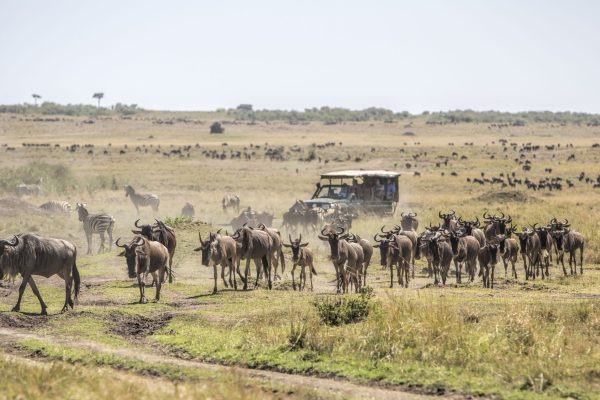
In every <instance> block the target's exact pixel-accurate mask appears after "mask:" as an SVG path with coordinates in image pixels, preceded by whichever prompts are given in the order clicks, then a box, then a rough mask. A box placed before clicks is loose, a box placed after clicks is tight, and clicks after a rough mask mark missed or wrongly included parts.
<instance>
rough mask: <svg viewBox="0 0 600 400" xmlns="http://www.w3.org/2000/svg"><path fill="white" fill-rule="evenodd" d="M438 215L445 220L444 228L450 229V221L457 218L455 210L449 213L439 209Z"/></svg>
mask: <svg viewBox="0 0 600 400" xmlns="http://www.w3.org/2000/svg"><path fill="white" fill-rule="evenodd" d="M438 216H439V217H440V218H441V219H442V220H443V221H444V223H443V224H442V226H443V227H444V229H450V225H451V222H450V221H452V220H454V219H455V217H456V212H455V211H454V210H450V212H449V213H447V214H443V213H442V212H441V211H438Z"/></svg>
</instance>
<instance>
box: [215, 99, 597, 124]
mask: <svg viewBox="0 0 600 400" xmlns="http://www.w3.org/2000/svg"><path fill="white" fill-rule="evenodd" d="M225 112H226V114H227V116H228V117H229V118H232V119H236V120H242V121H287V122H289V123H292V124H294V123H302V122H313V121H317V122H323V123H325V124H337V123H344V122H359V121H384V122H389V123H394V122H398V121H402V120H406V119H412V118H424V119H425V121H426V122H427V123H430V124H457V123H488V124H493V123H495V124H507V125H512V126H524V125H527V124H529V123H540V122H541V123H556V124H569V123H570V124H584V125H590V126H600V115H598V114H588V113H575V112H551V111H526V112H516V113H509V112H500V111H473V110H454V111H440V112H429V111H424V112H423V113H421V114H411V113H409V112H408V111H402V112H394V111H392V110H388V109H385V108H377V107H371V108H366V109H364V110H350V109H347V108H340V107H321V108H307V109H305V110H304V111H295V110H254V109H253V107H252V105H250V104H240V105H239V106H238V107H237V108H231V109H228V110H226V111H225Z"/></svg>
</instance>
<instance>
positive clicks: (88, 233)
mask: <svg viewBox="0 0 600 400" xmlns="http://www.w3.org/2000/svg"><path fill="white" fill-rule="evenodd" d="M86 206H87V204H85V203H77V214H78V216H79V221H81V222H82V223H83V231H84V232H85V237H86V239H87V245H88V249H87V254H92V235H93V234H94V233H97V234H99V235H100V248H99V249H98V252H99V253H100V252H102V250H104V232H106V233H108V251H110V250H111V249H112V234H113V229H114V226H115V219H114V218H113V217H112V215H109V214H106V213H102V214H90V213H89V212H88V210H87V208H86Z"/></svg>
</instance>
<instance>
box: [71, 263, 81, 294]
mask: <svg viewBox="0 0 600 400" xmlns="http://www.w3.org/2000/svg"><path fill="white" fill-rule="evenodd" d="M72 274H73V283H74V284H75V285H74V288H73V296H74V297H75V303H77V298H78V297H79V290H80V289H81V276H79V270H78V269H77V265H76V263H75V261H73V271H72Z"/></svg>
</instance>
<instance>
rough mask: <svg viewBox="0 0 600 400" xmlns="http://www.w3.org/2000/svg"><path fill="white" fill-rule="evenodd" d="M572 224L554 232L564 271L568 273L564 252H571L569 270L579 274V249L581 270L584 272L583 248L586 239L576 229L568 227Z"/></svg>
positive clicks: (559, 258)
mask: <svg viewBox="0 0 600 400" xmlns="http://www.w3.org/2000/svg"><path fill="white" fill-rule="evenodd" d="M569 226H570V225H568V224H566V225H564V226H563V229H562V230H560V231H555V232H553V236H554V239H555V244H556V248H557V250H558V254H559V255H558V260H559V261H560V263H561V264H562V267H563V273H564V274H565V275H567V270H566V269H565V263H564V253H565V252H567V253H569V270H570V273H571V275H577V258H576V256H577V250H579V272H580V273H581V274H583V248H584V245H585V240H584V239H583V235H582V234H581V233H579V232H576V231H574V230H570V229H568V227H569Z"/></svg>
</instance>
